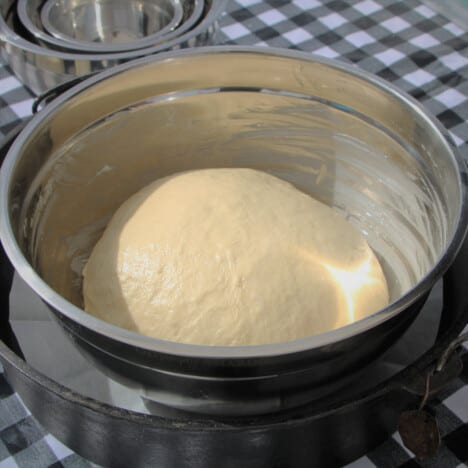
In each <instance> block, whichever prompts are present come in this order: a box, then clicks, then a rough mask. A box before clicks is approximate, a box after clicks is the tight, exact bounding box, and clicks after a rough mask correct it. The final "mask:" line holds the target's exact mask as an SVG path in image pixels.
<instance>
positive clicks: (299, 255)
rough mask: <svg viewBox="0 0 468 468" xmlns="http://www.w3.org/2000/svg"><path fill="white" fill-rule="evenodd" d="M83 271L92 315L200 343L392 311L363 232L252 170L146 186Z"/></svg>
mask: <svg viewBox="0 0 468 468" xmlns="http://www.w3.org/2000/svg"><path fill="white" fill-rule="evenodd" d="M83 274H84V286H83V289H84V291H83V292H84V301H85V309H86V311H88V312H89V313H91V314H93V315H95V316H97V317H99V318H101V319H103V320H106V321H108V322H110V323H113V324H115V325H117V326H119V327H123V328H127V329H129V330H134V331H137V332H139V333H142V334H144V335H149V336H153V337H157V338H162V339H165V340H171V341H178V342H183V343H193V344H208V345H255V344H264V343H274V342H280V341H288V340H294V339H296V338H301V337H306V336H310V335H314V334H318V333H322V332H325V331H328V330H331V329H334V328H337V327H341V326H343V325H346V324H348V323H350V322H354V321H355V320H357V319H360V318H362V317H365V316H367V315H369V314H371V313H373V312H376V311H377V310H379V309H381V308H382V307H384V306H385V305H387V303H388V291H387V285H386V281H385V277H384V275H383V273H382V270H381V268H380V265H379V263H378V261H377V259H376V257H375V255H374V254H373V252H372V250H371V249H370V247H369V246H368V244H367V242H366V241H365V240H364V238H363V237H362V236H361V235H360V233H359V232H358V231H357V230H356V229H355V228H354V227H353V226H351V225H350V224H349V223H348V222H347V221H346V220H345V219H344V218H343V217H342V216H341V215H340V214H338V213H337V212H335V211H334V210H332V209H331V208H329V207H327V206H326V205H324V204H322V203H320V202H318V201H316V200H314V199H313V198H311V197H310V196H308V195H306V194H304V193H302V192H300V191H299V190H297V189H296V188H295V187H293V186H292V185H291V184H289V183H288V182H285V181H283V180H280V179H278V178H276V177H273V176H271V175H269V174H267V173H264V172H260V171H255V170H252V169H206V170H198V171H191V172H184V173H180V174H176V175H173V176H170V177H166V178H164V179H160V180H157V181H156V182H154V183H152V184H150V185H148V186H147V187H145V188H143V189H142V190H141V191H140V192H138V193H137V194H135V195H134V196H132V197H131V198H130V199H129V200H127V201H126V202H125V203H124V204H123V205H122V206H121V207H120V208H119V209H118V210H117V212H116V213H115V215H114V216H113V218H112V220H111V221H110V223H109V225H108V226H107V228H106V230H105V232H104V234H103V236H102V238H101V239H100V240H99V242H98V243H97V244H96V246H95V248H94V250H93V251H92V254H91V257H90V259H89V261H88V263H87V265H86V267H85V270H84V272H83Z"/></svg>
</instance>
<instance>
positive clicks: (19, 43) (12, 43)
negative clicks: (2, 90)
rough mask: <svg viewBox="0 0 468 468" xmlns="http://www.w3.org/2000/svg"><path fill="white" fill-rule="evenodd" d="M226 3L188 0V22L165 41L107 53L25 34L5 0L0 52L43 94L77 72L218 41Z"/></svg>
mask: <svg viewBox="0 0 468 468" xmlns="http://www.w3.org/2000/svg"><path fill="white" fill-rule="evenodd" d="M37 1H39V0H37ZM226 3H227V0H205V1H203V0H194V1H188V2H184V5H187V10H185V7H184V23H183V24H182V25H181V26H180V27H179V28H177V30H176V31H172V33H169V34H167V35H166V36H165V40H164V41H163V42H161V43H159V44H155V45H153V46H151V47H145V48H143V49H135V50H131V51H125V52H118V53H117V52H116V53H112V54H109V53H107V54H104V53H95V52H94V53H89V52H88V53H85V52H84V51H80V52H78V51H75V52H72V51H71V50H69V51H63V49H62V50H60V49H53V48H48V47H43V46H41V45H40V44H37V42H36V41H35V40H34V39H33V38H31V37H29V36H30V35H24V34H23V31H21V30H20V29H18V28H17V23H19V21H17V18H15V16H17V13H16V8H15V5H16V0H4V1H3V2H0V52H1V55H2V57H3V59H4V60H5V61H6V62H7V63H8V65H9V66H10V68H11V69H12V70H13V72H14V73H15V75H16V76H17V77H18V78H19V79H20V80H21V81H22V82H23V83H24V85H25V86H27V87H28V88H29V89H31V90H32V91H33V92H34V93H36V94H41V93H44V92H46V91H48V90H49V89H51V88H54V87H55V86H57V85H59V84H62V83H65V82H67V81H69V80H71V79H73V78H75V77H77V76H83V75H88V74H91V73H95V72H97V71H101V70H104V69H107V68H110V67H112V66H114V65H117V64H120V63H123V62H126V61H129V60H132V59H136V58H138V57H143V56H146V55H151V54H155V53H157V52H161V51H163V50H170V49H181V48H186V47H198V46H201V45H207V44H212V43H213V42H214V41H216V39H215V38H214V36H215V33H216V31H217V30H218V24H217V20H218V18H219V16H220V15H221V14H222V12H223V11H224V9H225V6H226ZM197 15H198V18H197ZM195 18H197V19H195ZM22 29H23V30H24V28H22Z"/></svg>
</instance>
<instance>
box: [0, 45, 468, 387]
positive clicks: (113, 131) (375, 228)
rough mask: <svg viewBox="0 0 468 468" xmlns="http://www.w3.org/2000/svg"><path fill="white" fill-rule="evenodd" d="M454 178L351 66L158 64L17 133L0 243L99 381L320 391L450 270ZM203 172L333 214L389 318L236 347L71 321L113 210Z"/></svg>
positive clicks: (458, 200) (430, 145)
mask: <svg viewBox="0 0 468 468" xmlns="http://www.w3.org/2000/svg"><path fill="white" fill-rule="evenodd" d="M461 164H462V163H461V162H460V159H459V157H458V156H457V155H456V154H455V152H454V149H453V148H452V146H451V144H450V142H449V140H448V139H447V137H446V133H445V131H444V130H443V129H442V128H441V127H440V125H438V124H437V123H436V122H435V120H434V119H432V118H431V117H429V116H428V115H427V114H426V113H425V112H424V111H423V110H422V108H421V107H420V106H419V105H417V104H416V103H415V102H414V101H413V100H412V99H410V98H409V97H407V96H405V95H403V94H402V93H400V92H399V91H397V90H396V89H395V88H393V87H392V86H390V85H388V84H386V83H385V82H383V81H381V80H378V79H376V78H374V77H372V76H370V75H368V74H365V73H363V72H360V71H358V70H356V69H355V68H352V67H349V66H346V65H343V64H339V63H337V62H333V61H329V60H324V59H319V58H316V57H313V56H308V55H306V54H301V53H293V52H289V51H280V50H274V49H273V50H272V49H261V48H236V47H215V48H203V49H199V50H191V51H181V52H176V53H174V52H173V53H169V54H165V55H161V56H159V57H151V58H146V59H143V60H140V61H137V62H133V63H131V64H126V65H123V66H120V67H118V68H116V69H114V70H111V71H108V72H104V73H101V74H100V75H98V76H97V77H94V78H92V79H90V80H88V81H86V82H85V83H83V84H81V85H79V86H77V87H75V88H73V89H72V90H71V91H69V92H67V93H66V94H64V95H63V96H61V97H60V98H58V99H57V100H56V101H55V102H53V103H52V104H51V105H50V106H48V107H47V108H46V109H45V110H44V111H42V112H41V113H40V114H39V115H38V116H36V117H35V118H34V119H33V120H32V121H31V122H30V124H29V125H28V126H27V128H26V129H25V130H24V131H23V132H22V133H21V135H20V137H19V138H18V139H17V141H16V142H15V143H14V145H13V147H12V148H11V150H10V152H9V155H8V157H7V160H6V162H5V164H4V166H3V168H2V172H1V179H0V182H1V200H2V210H1V213H2V223H1V228H0V229H1V231H0V233H1V238H2V242H3V243H4V245H5V248H6V251H7V253H8V255H9V256H10V258H11V259H12V261H13V263H14V265H15V267H16V269H17V270H18V272H19V273H20V274H21V275H22V276H23V278H24V279H25V280H26V281H27V282H28V284H29V285H30V286H31V287H32V288H33V289H34V290H35V291H36V292H37V293H38V294H39V295H40V296H41V297H42V298H43V299H44V300H45V301H46V302H47V303H48V304H49V305H50V306H51V308H52V310H53V311H54V313H55V314H56V316H57V317H58V319H59V321H60V322H61V323H62V325H63V326H64V327H65V328H66V329H67V330H68V331H70V332H71V334H72V335H73V336H74V337H75V339H76V340H77V341H78V342H79V344H80V345H81V347H82V348H86V352H87V353H88V354H91V355H93V358H94V359H96V361H97V362H99V363H100V364H103V363H104V364H103V366H104V367H107V368H108V369H110V370H111V371H112V372H114V373H115V372H117V374H119V373H120V374H125V375H126V376H130V377H131V378H132V379H135V380H137V381H140V382H143V383H144V384H145V385H150V384H151V377H148V376H147V373H149V374H151V371H152V370H154V369H159V370H160V369H165V370H166V371H167V370H169V371H171V372H179V373H181V374H183V373H185V372H186V373H188V374H190V375H196V376H205V378H206V376H213V375H216V376H218V377H219V376H223V375H224V376H230V378H237V377H239V378H242V379H244V378H247V377H246V376H256V377H257V378H259V377H262V376H265V375H266V374H268V373H270V374H271V372H273V371H275V372H280V370H281V369H282V368H286V369H287V370H288V371H291V369H293V370H298V371H302V370H304V368H307V369H309V368H310V367H311V366H312V367H313V366H316V368H319V367H320V363H323V364H324V367H323V368H322V370H321V371H320V370H319V371H318V372H317V375H318V376H320V378H331V377H332V375H331V374H337V373H343V372H344V371H345V370H346V369H351V368H355V367H356V366H359V365H360V363H362V362H363V361H365V362H368V361H369V360H371V359H373V358H374V357H375V356H377V355H378V353H379V352H381V351H382V349H383V348H384V347H386V346H388V345H389V343H390V342H391V341H392V340H394V339H396V337H397V335H398V334H399V333H401V331H402V330H403V329H404V328H405V327H406V326H407V324H408V323H409V318H410V317H411V316H412V314H413V315H414V313H415V312H414V305H415V304H421V302H422V301H423V300H424V297H425V294H427V292H428V291H429V289H430V287H431V286H432V285H433V284H434V282H435V281H436V280H437V279H438V278H440V277H441V275H442V274H443V272H444V271H445V270H446V269H447V268H448V266H449V265H450V263H451V261H452V260H453V258H454V256H455V254H456V251H457V249H458V246H459V245H460V243H461V241H462V239H463V236H464V234H465V230H466V192H465V190H466V188H465V186H464V184H463V182H462V178H461ZM208 167H251V168H255V169H259V170H263V171H266V172H269V173H271V174H273V175H276V176H278V177H280V178H282V179H285V180H288V181H290V182H292V183H293V184H295V185H296V186H297V187H298V188H300V189H301V190H303V191H305V192H307V193H309V194H311V195H312V196H314V197H316V198H318V199H319V200H321V201H323V202H325V203H326V204H328V205H330V206H332V207H334V208H335V209H336V210H338V211H340V212H341V213H343V215H344V216H346V217H347V219H348V220H349V221H350V222H351V223H352V224H354V225H355V226H356V227H357V228H358V229H359V230H360V231H361V233H362V234H363V235H364V236H365V237H366V238H367V240H368V242H369V244H370V246H371V247H372V248H373V249H374V251H375V252H376V254H377V256H378V258H379V260H380V261H381V264H382V266H383V269H384V272H385V275H386V277H387V280H388V284H389V288H390V295H391V304H390V305H389V306H388V307H387V308H385V309H384V310H381V311H378V312H376V313H375V314H373V315H371V316H369V317H368V318H366V319H363V320H360V321H358V322H355V323H353V324H351V325H349V326H346V327H342V328H339V329H337V330H334V331H331V332H329V333H325V334H322V335H316V336H311V337H308V338H304V339H300V340H296V341H292V342H287V343H274V344H271V345H260V346H248V347H222V346H215V347H210V346H197V345H186V344H182V343H174V342H167V341H163V340H157V339H153V338H149V337H144V336H141V335H138V334H136V333H133V332H129V331H126V330H121V329H119V328H117V327H115V326H112V325H110V324H107V323H104V322H102V321H100V320H98V319H96V318H94V317H92V316H90V315H88V314H87V313H85V312H84V311H83V310H82V309H81V307H82V294H81V286H82V279H81V271H82V268H83V266H84V263H85V261H86V259H87V258H88V256H89V253H90V251H91V249H92V247H93V245H94V243H95V242H96V240H97V239H98V238H99V236H100V234H101V233H102V231H103V229H104V228H105V226H106V223H107V222H108V220H109V218H110V217H111V215H112V214H113V212H114V211H115V210H116V209H117V208H118V206H119V205H120V204H121V203H122V202H123V201H125V200H126V199H127V198H128V197H129V196H130V195H131V194H133V193H134V192H135V191H137V190H138V189H140V188H141V187H143V186H144V185H146V184H147V183H149V182H150V181H152V180H154V179H155V178H159V177H164V176H166V175H168V174H172V173H174V172H178V171H183V170H189V169H196V168H208ZM259 210H261V207H260V206H259ZM416 308H417V307H416ZM410 310H413V312H410ZM357 345H358V346H362V349H360V350H359V351H357V350H356V346H357ZM161 356H163V357H164V358H161ZM306 357H307V362H306V361H305V358H306ZM109 360H111V361H112V360H113V361H112V363H110V362H109ZM124 361H125V363H126V364H125V366H121V367H119V365H116V362H120V363H121V362H124ZM330 363H334V364H333V365H331V366H330ZM325 364H326V367H325ZM285 366H286V367H285ZM287 366H289V368H288V367H287ZM317 366H318V367H317ZM143 367H144V369H145V370H144V372H143V371H141V369H142V368H143ZM124 368H125V370H122V369H124ZM136 368H138V369H139V371H138V372H136V371H135V372H133V370H134V369H136ZM233 369H234V370H233ZM278 369H279V370H278ZM140 371H141V372H140ZM270 377H271V376H270Z"/></svg>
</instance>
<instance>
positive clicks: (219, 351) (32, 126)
mask: <svg viewBox="0 0 468 468" xmlns="http://www.w3.org/2000/svg"><path fill="white" fill-rule="evenodd" d="M234 53H241V54H263V55H269V56H274V57H282V58H290V59H296V60H302V61H304V60H305V61H307V62H316V63H318V64H321V65H325V66H328V67H331V68H334V69H338V70H339V71H342V72H346V73H350V74H352V75H353V76H355V77H357V78H360V79H362V80H364V81H366V82H368V83H369V84H371V85H373V86H375V87H377V88H379V89H381V90H382V91H384V92H386V93H388V94H391V95H392V96H393V97H395V98H397V99H399V100H401V101H402V102H403V103H404V104H405V105H406V106H410V107H411V108H412V109H413V110H415V111H416V112H417V113H418V114H419V116H420V117H421V118H422V119H424V120H425V122H426V123H427V124H428V125H429V126H431V127H432V129H433V130H434V131H436V132H437V133H438V135H439V136H440V137H441V141H442V142H443V143H444V145H445V147H446V150H447V153H448V154H449V156H450V158H451V160H452V164H453V166H454V167H455V168H456V169H457V180H458V189H459V195H460V205H459V208H458V213H457V217H456V220H457V221H456V228H455V231H454V233H453V235H452V237H451V238H450V239H448V240H447V243H446V248H445V250H444V252H443V253H442V254H441V255H440V257H439V258H438V259H437V260H436V262H435V263H434V265H433V266H432V268H431V269H430V270H429V271H428V272H427V273H426V274H425V275H424V276H423V277H422V278H421V279H420V280H419V281H418V283H417V284H416V285H415V286H413V287H412V288H411V289H410V290H408V291H407V292H406V293H405V294H403V295H402V296H400V297H399V298H398V299H396V300H395V301H393V302H392V303H390V304H389V305H388V306H386V307H385V308H383V309H381V310H379V311H377V312H375V313H373V314H371V315H369V316H367V317H365V318H363V319H361V320H358V321H356V322H353V323H351V324H349V325H346V326H343V327H340V328H337V329H335V330H331V331H328V332H326V333H322V334H318V335H312V336H309V337H304V338H299V339H296V340H292V341H285V342H278V343H270V344H260V345H248V346H210V345H198V344H187V343H180V342H173V341H167V340H163V339H159V338H153V337H149V336H145V335H141V334H139V333H137V332H132V331H129V330H125V329H122V328H119V327H117V326H115V325H112V324H110V323H107V322H105V321H103V320H100V319H98V318H96V317H94V316H92V315H90V314H88V313H87V312H85V311H84V310H82V309H80V308H79V307H77V306H75V305H74V304H72V303H71V302H69V301H68V300H66V299H65V298H63V297H62V296H61V295H60V294H58V293H57V292H55V291H54V290H53V289H52V288H51V287H50V286H48V285H47V283H46V282H45V281H44V280H42V279H41V277H40V276H39V275H38V274H37V273H36V272H35V270H34V269H33V267H32V266H31V265H30V264H29V262H28V261H27V260H26V258H25V257H24V255H23V253H22V251H21V249H20V247H19V245H18V243H17V241H16V239H15V236H14V234H13V230H12V227H11V223H10V219H9V192H10V182H11V176H12V174H13V171H14V169H15V166H16V163H17V161H18V159H19V156H20V154H21V149H22V147H23V145H24V144H25V143H26V142H27V141H28V139H29V138H30V137H31V135H33V134H34V132H35V130H36V128H37V127H39V126H41V125H42V124H43V123H44V122H45V121H46V120H47V118H50V117H51V116H53V115H54V112H55V111H59V109H60V106H61V105H62V104H63V103H64V102H65V101H67V100H68V99H70V98H72V97H74V96H76V95H78V94H80V93H81V92H84V91H85V90H87V89H88V88H90V87H91V86H93V85H94V84H96V83H98V82H100V81H103V80H105V79H109V78H111V77H115V76H118V75H120V74H121V73H124V72H126V71H127V70H130V69H135V68H137V67H139V66H145V65H150V64H151V63H154V62H164V61H170V60H171V59H176V58H177V59H178V58H181V57H186V56H189V57H195V56H202V55H213V54H234ZM465 170H466V169H465V164H464V161H463V160H462V158H461V156H460V155H459V153H458V151H457V149H456V146H455V144H454V142H453V141H452V139H451V137H450V135H449V132H448V131H447V129H445V128H444V127H443V126H442V124H441V123H440V122H439V121H437V120H436V118H435V117H434V116H432V115H431V114H430V113H429V112H428V111H427V110H426V109H424V108H423V107H422V105H421V104H419V103H418V102H417V101H416V100H415V99H414V98H412V97H411V96H409V95H408V94H407V93H405V92H404V91H402V90H400V89H399V88H397V87H396V86H394V85H392V84H390V83H388V82H386V81H385V80H383V79H381V78H379V77H376V76H374V75H372V74H371V73H368V72H366V71H363V70H361V69H359V68H357V67H355V66H352V65H348V64H346V63H344V62H339V61H337V60H333V59H328V58H323V57H320V56H316V55H314V54H310V53H306V52H300V51H292V50H287V49H278V48H272V47H261V46H232V45H230V46H211V47H203V48H198V49H182V50H178V51H170V52H166V53H163V54H158V55H157V56H149V57H144V58H142V59H139V60H135V61H131V62H128V63H125V64H122V65H119V66H117V67H113V68H111V69H108V70H106V71H104V72H101V73H99V74H98V75H95V76H93V77H91V78H89V79H87V80H85V81H83V82H82V83H80V84H78V85H76V86H74V87H72V88H71V89H70V90H68V91H66V92H65V93H63V94H62V95H61V96H59V97H58V98H56V99H55V100H54V101H53V102H52V103H50V104H49V105H48V106H46V107H45V108H44V109H43V110H41V112H40V113H39V114H37V115H35V116H34V117H33V118H32V119H31V120H30V121H29V122H28V124H27V125H26V126H25V128H24V129H23V130H22V131H21V133H20V134H19V136H18V137H17V138H16V140H15V141H14V143H13V144H12V146H11V148H10V150H9V151H8V154H7V156H6V157H5V160H4V162H3V165H2V167H1V170H0V240H1V242H2V244H3V246H4V249H5V252H6V254H7V256H8V257H9V259H10V261H11V263H12V264H13V266H14V268H15V270H16V271H17V272H18V274H19V275H20V276H21V277H22V278H23V280H24V281H25V282H26V283H27V284H28V285H29V287H31V288H32V289H33V290H34V291H35V293H36V294H37V295H38V296H39V297H41V298H42V300H43V301H45V302H46V303H47V304H48V305H49V306H51V307H52V308H53V309H54V310H56V311H58V313H59V314H62V315H64V316H65V317H67V318H68V319H70V320H71V321H73V322H75V323H77V324H79V325H81V326H83V327H85V328H87V329H90V330H91V331H93V332H95V333H98V334H102V335H104V336H106V337H107V338H110V339H112V340H114V341H117V342H120V343H123V344H126V345H130V346H134V347H136V348H140V349H142V350H145V351H150V352H158V353H163V354H167V355H174V356H180V357H188V358H205V359H224V360H225V359H239V358H241V359H252V358H267V357H274V356H278V355H285V354H292V353H300V352H304V351H310V350H312V349H317V348H320V347H323V346H327V345H332V344H336V343H337V342H340V341H344V340H346V339H349V338H352V337H353V336H355V335H357V334H361V333H363V332H365V331H367V330H369V329H371V328H374V327H376V326H377V325H380V324H382V323H383V322H386V321H387V320H389V319H391V318H392V317H394V316H396V315H398V314H399V313H404V311H405V309H406V308H407V307H409V306H410V305H411V304H413V303H414V302H415V301H417V300H418V299H419V298H420V297H421V296H422V295H423V294H424V293H425V292H427V291H429V290H430V288H431V287H432V286H433V285H434V283H435V282H436V281H437V280H438V279H439V278H440V277H442V275H443V274H444V273H445V272H446V271H447V269H448V267H449V266H450V264H451V263H452V261H453V260H454V258H455V256H456V254H457V253H458V250H459V248H460V247H461V245H462V242H463V240H464V238H465V235H466V233H467V230H468V226H467V220H468V188H467V185H468V184H467V177H466V173H465Z"/></svg>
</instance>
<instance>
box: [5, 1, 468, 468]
mask: <svg viewBox="0 0 468 468" xmlns="http://www.w3.org/2000/svg"><path fill="white" fill-rule="evenodd" d="M438 11H443V9H442V10H441V9H440V8H438ZM438 11H435V10H433V9H431V8H430V7H428V6H427V5H425V4H423V3H421V2H420V1H419V0H404V1H395V0H293V1H287V0H268V1H258V0H236V1H234V0H230V2H229V3H228V6H227V11H226V13H225V14H224V16H223V17H222V18H221V20H220V25H221V33H220V36H219V40H218V42H219V43H226V44H240V45H262V46H274V47H283V48H292V49H298V50H302V51H306V52H311V53H315V54H318V55H322V56H325V57H331V58H335V59H337V60H342V61H344V62H351V63H354V64H356V66H358V67H361V68H363V69H365V70H367V71H369V72H372V73H375V74H376V75H378V76H380V77H382V78H384V79H386V80H388V81H390V82H392V83H394V84H395V85H397V86H398V87H400V88H401V89H403V90H404V91H406V92H408V93H410V94H411V95H412V96H414V97H415V98H416V99H418V100H419V101H420V102H422V103H423V104H424V106H425V107H426V108H427V109H428V110H429V111H430V112H432V113H433V114H434V115H435V116H436V117H437V118H438V119H439V120H440V121H441V122H442V124H443V125H444V126H445V127H446V128H447V129H448V130H449V131H450V133H451V135H452V137H453V139H454V141H455V143H456V145H457V146H458V147H459V150H460V152H461V154H462V155H463V157H464V158H465V160H467V161H468V35H467V31H466V29H464V28H463V27H462V26H460V25H458V24H456V22H453V21H451V20H449V19H448V18H446V17H444V16H443V15H442V14H441V13H439V12H438ZM32 100H33V95H32V93H30V92H29V91H28V90H26V89H25V88H24V87H23V86H22V85H21V83H20V82H19V81H18V80H17V79H16V78H15V77H14V76H13V75H12V73H11V71H10V69H9V68H8V67H7V66H6V65H4V64H2V63H1V62H0V136H1V135H5V134H6V133H8V131H9V130H10V129H12V128H13V127H14V126H15V125H16V124H17V123H18V122H19V121H20V120H21V119H22V118H24V117H25V116H27V115H29V114H30V109H31V104H32ZM466 349H468V348H467V347H465V353H464V355H463V360H464V371H463V373H462V375H461V376H460V377H459V378H458V379H456V380H455V381H453V382H452V383H451V384H450V386H449V387H448V388H446V389H445V390H444V391H443V392H442V393H440V394H439V395H438V397H437V398H436V399H434V400H433V401H432V402H431V404H430V407H431V408H432V410H433V411H434V412H435V414H436V417H437V419H438V422H439V426H440V431H441V436H442V446H441V448H440V451H439V454H438V456H437V457H436V458H434V459H431V460H429V461H424V462H423V461H418V460H417V459H415V457H414V455H413V454H412V453H411V452H409V451H408V450H407V449H406V448H404V446H403V444H402V442H401V439H400V437H399V436H398V434H394V435H393V436H392V437H390V438H389V439H388V440H387V441H386V442H385V443H384V444H382V445H381V446H380V447H378V448H376V449H375V450H373V451H372V452H370V453H368V454H366V455H365V456H363V457H362V458H360V459H359V460H356V461H355V462H354V463H352V464H351V465H350V466H351V467H359V468H371V467H382V468H384V467H385V468H392V467H402V468H403V467H405V468H413V467H437V468H454V467H464V466H468V465H467V464H468V353H467V352H466ZM15 466H19V467H34V468H37V467H46V466H53V467H62V466H64V467H84V466H93V465H92V464H91V463H90V462H88V461H86V460H84V459H82V458H80V457H79V456H78V455H76V454H74V453H73V452H72V451H71V450H69V449H68V448H67V447H65V446H64V445H63V444H61V443H60V442H59V441H57V440H56V439H55V438H54V437H53V436H51V435H50V434H46V433H45V432H44V430H43V429H42V428H41V427H40V426H39V425H38V423H37V422H36V421H35V420H34V418H33V417H32V416H31V415H30V413H29V412H28V410H27V409H26V408H25V407H24V405H23V404H22V403H21V401H20V398H19V397H18V395H16V394H14V393H13V392H12V390H11V388H10V387H9V386H8V384H7V382H6V381H5V379H4V377H3V375H1V374H0V468H6V467H15Z"/></svg>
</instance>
